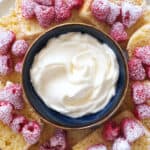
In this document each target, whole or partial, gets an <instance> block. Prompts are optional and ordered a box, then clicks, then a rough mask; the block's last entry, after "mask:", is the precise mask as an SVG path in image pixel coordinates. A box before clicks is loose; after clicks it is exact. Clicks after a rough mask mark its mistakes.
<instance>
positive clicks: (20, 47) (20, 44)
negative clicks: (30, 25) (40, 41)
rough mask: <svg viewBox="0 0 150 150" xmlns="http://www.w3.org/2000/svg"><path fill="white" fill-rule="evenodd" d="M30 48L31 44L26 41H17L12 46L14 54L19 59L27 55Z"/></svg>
mask: <svg viewBox="0 0 150 150" xmlns="http://www.w3.org/2000/svg"><path fill="white" fill-rule="evenodd" d="M28 48H29V44H28V42H27V41H25V40H17V41H15V42H14V44H13V45H12V49H11V51H12V54H13V55H15V56H18V57H22V56H24V55H25V53H26V51H27V49H28Z"/></svg>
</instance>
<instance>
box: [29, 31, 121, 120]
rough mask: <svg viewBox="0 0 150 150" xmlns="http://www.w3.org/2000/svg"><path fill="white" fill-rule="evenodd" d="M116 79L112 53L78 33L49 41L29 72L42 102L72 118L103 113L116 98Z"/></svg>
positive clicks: (114, 61)
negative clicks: (111, 100)
mask: <svg viewBox="0 0 150 150" xmlns="http://www.w3.org/2000/svg"><path fill="white" fill-rule="evenodd" d="M118 75H119V66H118V62H117V59H116V56H115V54H114V52H113V51H112V49H111V48H109V47H108V46H107V45H106V44H102V43H100V42H99V41H98V40H97V39H95V38H94V37H92V36H90V35H88V34H81V33H79V32H78V33H77V32H76V33H75V32H74V33H73V32H72V33H67V34H63V35H61V36H59V37H57V38H52V39H50V40H49V42H48V43H47V45H46V47H44V48H43V49H42V50H41V51H40V52H39V53H38V54H37V55H36V56H35V58H34V62H33V64H32V68H31V69H30V76H31V82H32V84H33V87H34V88H35V91H36V92H37V93H38V95H39V96H40V97H41V98H42V99H43V101H44V102H45V103H46V104H47V105H48V106H49V107H50V108H52V109H53V110H56V111H58V112H60V113H62V114H64V115H66V116H70V117H72V118H77V117H81V116H83V115H87V114H91V113H95V112H97V111H99V110H101V109H103V108H104V107H105V106H106V105H107V104H108V102H109V101H110V99H111V98H112V97H113V96H114V95H115V90H116V83H117V80H118Z"/></svg>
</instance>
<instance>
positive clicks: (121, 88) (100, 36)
mask: <svg viewBox="0 0 150 150" xmlns="http://www.w3.org/2000/svg"><path fill="white" fill-rule="evenodd" d="M68 32H81V33H87V34H89V35H91V36H93V37H95V38H96V39H97V40H99V41H100V42H102V43H106V44H107V45H108V46H109V47H111V48H112V50H113V51H114V53H115V54H116V57H117V60H118V63H119V78H118V81H117V85H116V94H115V96H114V97H112V99H111V100H110V102H109V103H108V104H107V106H106V107H105V108H104V109H103V110H101V111H99V112H97V113H94V114H89V115H86V116H83V117H80V118H71V117H67V116H65V115H63V114H60V113H59V112H56V111H54V110H52V109H51V108H49V107H48V106H47V105H46V104H45V103H44V102H43V100H42V99H41V98H40V97H39V96H38V94H37V93H36V91H35V90H34V88H33V86H32V83H31V79H30V68H31V66H32V63H33V60H34V56H35V55H36V54H37V53H39V52H40V50H41V49H42V48H43V47H44V46H45V45H46V44H47V42H48V40H49V39H51V38H54V37H58V36H59V35H61V34H65V33H68ZM128 81H129V78H128V68H127V60H126V58H125V57H124V54H123V51H122V50H121V48H120V47H119V45H118V44H116V43H115V42H114V41H113V40H112V39H111V38H110V37H109V36H108V35H106V34H105V33H103V32H102V31H99V30H98V29H96V28H94V27H92V26H90V25H86V24H65V25H61V26H57V27H55V28H53V29H50V30H49V31H47V32H46V33H44V34H43V35H41V36H40V37H39V38H38V39H37V40H35V42H34V43H33V44H32V46H31V47H30V49H29V51H28V53H27V54H26V57H25V59H24V65H23V70H22V83H23V89H24V93H25V96H26V99H27V100H28V101H29V103H30V104H31V106H32V107H33V108H34V109H35V111H36V112H37V113H38V114H40V116H41V117H42V118H43V119H44V120H46V121H48V122H49V123H51V124H53V125H55V126H57V127H60V128H65V129H83V128H88V127H93V126H97V125H99V124H102V123H103V122H104V121H106V120H107V119H109V118H110V117H111V116H112V115H113V114H114V113H115V112H116V111H117V109H118V108H119V106H120V105H121V103H122V102H123V99H124V96H125V94H126V91H127V87H128Z"/></svg>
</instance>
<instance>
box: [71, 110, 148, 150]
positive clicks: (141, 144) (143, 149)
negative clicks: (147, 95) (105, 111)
mask: <svg viewBox="0 0 150 150" xmlns="http://www.w3.org/2000/svg"><path fill="white" fill-rule="evenodd" d="M126 117H127V118H133V119H135V118H134V116H133V114H132V113H131V112H130V111H128V110H126V111H124V112H122V113H120V114H119V115H118V116H116V117H114V118H113V121H116V122H117V123H120V122H121V120H122V119H123V118H126ZM137 122H138V123H139V124H140V125H141V122H139V121H137ZM102 130H103V127H102V126H101V127H100V128H98V129H97V130H95V131H94V132H93V133H92V134H90V135H89V136H87V137H86V138H85V139H83V140H82V141H80V142H79V143H78V144H76V145H74V146H73V148H72V149H73V150H88V148H89V147H91V146H93V145H98V144H105V145H106V146H107V147H108V150H111V147H112V142H107V141H106V140H104V138H103V136H102ZM144 130H145V135H144V136H141V137H140V138H139V139H138V140H136V141H135V142H133V143H132V150H148V149H149V148H150V147H149V146H150V132H149V131H148V130H147V129H146V128H145V127H144ZM120 150H121V149H120Z"/></svg>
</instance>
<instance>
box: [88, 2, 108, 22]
mask: <svg viewBox="0 0 150 150" xmlns="http://www.w3.org/2000/svg"><path fill="white" fill-rule="evenodd" d="M91 11H92V14H93V15H94V17H95V18H96V19H97V20H99V21H106V18H107V16H108V14H109V13H110V7H109V3H108V1H107V0H93V2H92V4H91Z"/></svg>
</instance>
